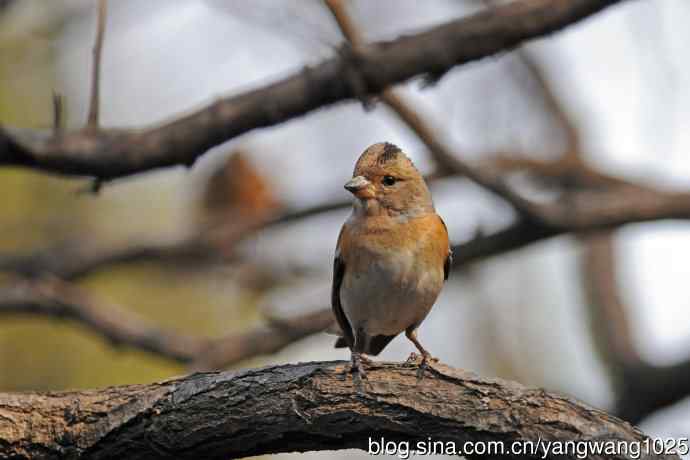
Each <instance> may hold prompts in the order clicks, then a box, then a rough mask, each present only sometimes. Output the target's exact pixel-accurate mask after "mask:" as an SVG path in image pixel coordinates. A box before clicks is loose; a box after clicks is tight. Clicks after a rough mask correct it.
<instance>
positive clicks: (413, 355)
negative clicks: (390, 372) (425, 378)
mask: <svg viewBox="0 0 690 460" xmlns="http://www.w3.org/2000/svg"><path fill="white" fill-rule="evenodd" d="M417 360H419V355H418V354H417V353H415V352H414V351H413V352H412V353H410V356H408V357H407V359H406V360H405V364H414V363H416V362H417Z"/></svg>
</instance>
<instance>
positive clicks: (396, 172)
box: [345, 142, 434, 216]
mask: <svg viewBox="0 0 690 460" xmlns="http://www.w3.org/2000/svg"><path fill="white" fill-rule="evenodd" d="M345 189H346V190H348V191H349V192H350V193H352V194H353V195H354V196H355V197H356V198H357V201H356V202H355V207H358V206H359V207H360V208H362V209H364V210H365V211H366V212H367V213H368V214H388V215H406V216H409V215H414V214H418V213H424V212H429V211H433V209H434V205H433V202H432V200H431V193H430V192H429V189H428V187H427V186H426V183H425V182H424V178H423V177H422V175H421V174H420V173H419V171H418V170H417V168H415V166H414V164H413V163H412V161H411V160H410V159H409V158H408V157H407V155H405V153H403V151H402V150H400V149H399V148H398V147H396V146H395V145H393V144H390V143H388V142H382V143H378V144H374V145H372V146H370V147H369V148H367V149H366V150H365V151H364V153H362V155H361V156H360V157H359V160H357V164H355V171H354V173H353V174H352V180H350V181H349V182H348V183H346V184H345Z"/></svg>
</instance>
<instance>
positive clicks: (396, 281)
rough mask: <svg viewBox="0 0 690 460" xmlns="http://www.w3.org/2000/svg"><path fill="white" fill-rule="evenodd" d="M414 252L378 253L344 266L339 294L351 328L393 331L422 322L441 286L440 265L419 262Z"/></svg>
mask: <svg viewBox="0 0 690 460" xmlns="http://www.w3.org/2000/svg"><path fill="white" fill-rule="evenodd" d="M416 252H417V251H414V252H413V251H409V250H408V251H404V250H403V251H392V252H389V253H387V254H381V253H378V254H375V255H372V257H371V258H368V260H372V261H373V262H372V263H371V264H368V265H366V266H360V267H357V269H354V270H348V268H346V269H345V276H344V279H343V284H342V286H341V290H340V298H341V303H342V307H343V311H344V312H345V315H346V316H347V319H348V321H349V322H350V325H351V326H352V327H353V329H355V330H357V329H362V330H363V331H364V332H365V333H366V334H367V335H369V336H374V335H379V334H383V335H397V334H399V333H400V332H402V331H404V330H405V329H407V328H408V327H410V326H412V325H418V324H419V323H421V322H422V320H423V319H424V318H425V317H426V315H427V314H428V313H429V310H430V309H431V307H432V305H433V304H434V301H435V300H436V297H437V296H438V294H439V292H440V290H441V288H442V286H443V269H442V267H438V268H430V267H427V266H425V265H424V264H421V263H419V262H420V260H419V258H418V257H416V254H415V253H416ZM352 268H354V267H352Z"/></svg>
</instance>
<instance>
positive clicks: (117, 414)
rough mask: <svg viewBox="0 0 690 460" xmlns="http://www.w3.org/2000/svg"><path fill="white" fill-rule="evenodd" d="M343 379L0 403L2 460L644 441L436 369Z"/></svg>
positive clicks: (603, 418)
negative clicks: (374, 443) (359, 384)
mask: <svg viewBox="0 0 690 460" xmlns="http://www.w3.org/2000/svg"><path fill="white" fill-rule="evenodd" d="M343 369H344V363H342V362H314V363H304V364H289V365H282V366H274V367H267V368H263V369H253V370H245V371H239V372H223V373H203V374H194V375H191V376H188V377H184V378H180V379H175V380H169V381H166V382H161V383H155V384H150V385H132V386H122V387H113V388H107V389H104V390H99V391H81V392H67V393H23V394H0V458H15V459H29V458H31V459H37V458H41V459H44V458H45V459H53V458H82V459H83V458H89V459H121V458H128V459H147V460H151V459H159V458H173V457H174V458H183V459H186V458H188V459H196V458H210V459H216V458H217V459H227V458H239V457H247V456H251V455H258V454H266V453H275V452H287V451H309V450H333V449H346V448H363V449H366V448H367V445H368V439H369V437H372V438H374V439H378V438H380V437H385V438H386V439H387V440H391V441H400V440H406V441H410V442H415V441H418V440H421V441H426V440H427V439H428V438H429V437H431V438H433V439H435V440H444V441H456V442H459V443H460V442H464V441H468V440H473V441H492V440H493V441H504V442H505V443H506V444H507V443H510V442H512V441H514V440H532V441H535V442H536V441H537V439H542V440H544V441H552V440H598V441H602V440H608V439H615V440H622V441H641V440H643V439H645V435H644V434H642V433H641V432H639V431H638V430H636V429H634V428H633V427H631V426H630V425H629V424H627V423H625V422H622V421H621V420H618V419H616V418H615V417H612V416H610V415H607V414H606V413H604V412H602V411H599V410H596V409H593V408H590V407H587V406H585V405H583V404H581V403H578V402H576V401H574V400H572V399H569V398H566V397H563V396H557V395H554V394H550V393H547V392H545V391H543V390H541V389H534V388H527V387H524V386H522V385H520V384H517V383H513V382H508V381H503V380H498V379H484V378H480V377H478V376H476V375H474V374H472V373H469V372H465V371H461V370H456V369H452V368H449V367H446V366H443V365H434V367H433V369H432V371H431V373H428V374H427V377H426V378H425V379H424V380H423V381H421V382H419V383H418V382H417V380H416V377H415V373H416V364H414V363H413V364H389V363H378V364H375V365H373V366H372V367H371V368H370V370H369V373H368V376H369V381H368V383H367V384H366V386H365V388H364V391H363V392H362V391H360V392H358V391H357V390H356V388H355V386H354V385H353V382H352V378H351V377H349V376H348V377H347V378H346V379H343V374H342V371H343ZM521 458H525V457H521ZM549 458H550V457H549ZM559 458H571V457H559ZM573 458H574V457H573ZM590 458H599V457H590ZM607 458H618V457H610V456H607ZM643 458H677V457H675V456H646V457H645V456H644V455H643Z"/></svg>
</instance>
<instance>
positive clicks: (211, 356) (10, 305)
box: [0, 278, 333, 444]
mask: <svg viewBox="0 0 690 460" xmlns="http://www.w3.org/2000/svg"><path fill="white" fill-rule="evenodd" d="M0 315H32V316H35V315H39V316H47V317H51V318H65V319H70V320H72V321H75V322H77V323H80V324H82V325H84V326H86V327H87V328H89V329H90V330H91V331H93V332H95V333H96V334H98V335H100V336H102V337H103V338H105V339H107V340H108V341H110V342H111V343H113V344H114V345H123V346H129V347H133V348H137V349H140V350H143V351H146V352H149V353H153V354H156V355H158V356H161V357H164V358H167V359H171V360H173V361H178V362H181V363H186V364H190V365H192V367H194V368H195V369H212V368H213V369H218V368H223V367H227V366H229V365H231V364H235V363H237V362H240V361H242V360H244V359H247V358H251V357H254V356H260V355H264V354H269V353H274V352H276V351H279V350H281V349H282V348H284V347H286V346H287V345H289V344H291V343H294V342H296V341H297V340H299V339H301V338H303V337H306V336H308V335H311V334H314V333H316V332H320V331H322V330H324V329H326V327H328V326H329V325H330V323H331V322H332V321H333V317H332V313H331V311H330V309H327V310H319V311H317V312H315V313H307V314H302V315H299V316H296V317H294V318H290V319H289V320H285V321H284V322H281V323H280V324H278V323H275V322H273V323H271V324H262V325H259V326H257V327H256V328H254V329H250V330H249V331H247V332H244V333H241V334H237V335H229V336H226V337H221V338H217V339H209V338H200V337H192V336H187V335H184V334H180V333H177V332H174V331H169V330H163V329H161V328H159V327H157V326H154V325H152V324H151V323H150V322H148V321H146V320H145V319H143V318H141V317H139V316H138V315H136V314H134V313H132V312H131V311H129V310H126V309H123V308H121V307H119V306H117V305H114V304H112V303H109V302H104V301H103V300H97V299H95V298H94V296H92V295H90V294H89V293H87V292H84V291H83V290H81V289H79V288H77V287H75V286H72V285H70V284H68V283H65V282H62V281H60V280H58V279H54V278H51V279H43V280H39V281H31V282H29V281H23V282H18V283H16V284H14V285H11V286H7V287H3V288H0ZM0 444H2V443H0Z"/></svg>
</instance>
